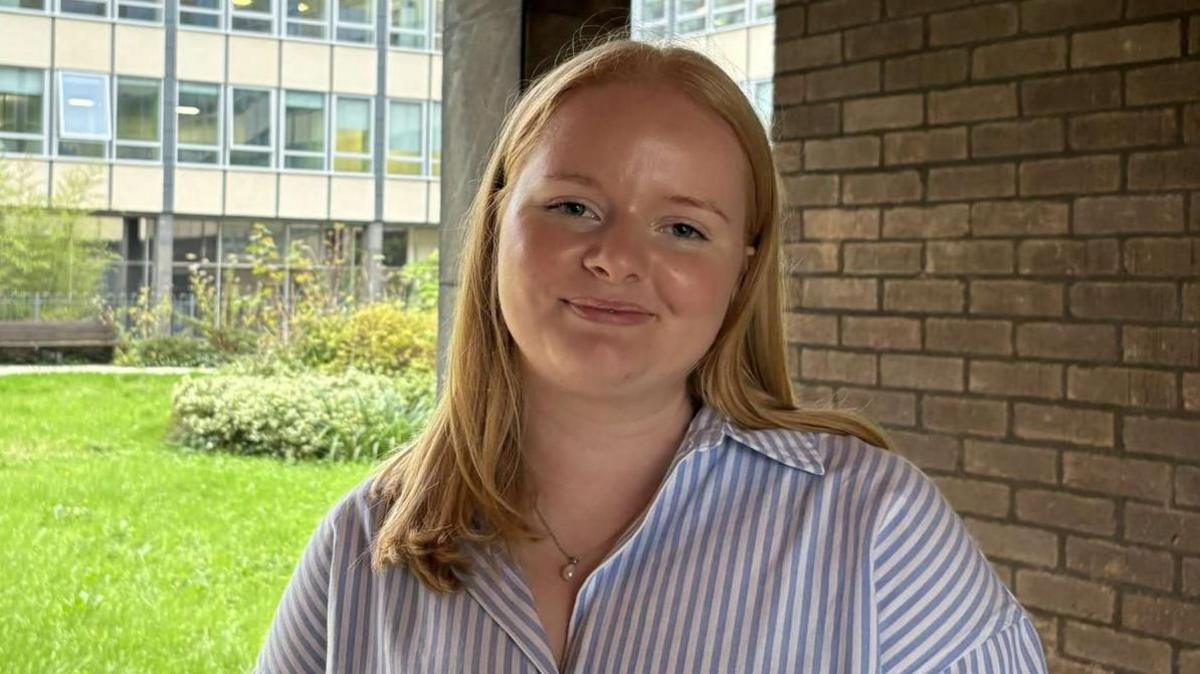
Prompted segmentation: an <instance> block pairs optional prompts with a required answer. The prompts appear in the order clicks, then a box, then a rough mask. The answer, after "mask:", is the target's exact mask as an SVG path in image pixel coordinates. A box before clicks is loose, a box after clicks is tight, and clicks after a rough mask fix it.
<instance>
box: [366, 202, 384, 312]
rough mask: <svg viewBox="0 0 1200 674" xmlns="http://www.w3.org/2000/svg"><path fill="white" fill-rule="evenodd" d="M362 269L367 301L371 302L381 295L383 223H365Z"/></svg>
mask: <svg viewBox="0 0 1200 674" xmlns="http://www.w3.org/2000/svg"><path fill="white" fill-rule="evenodd" d="M362 268H363V271H364V272H365V276H366V281H367V300H368V301H372V302H373V301H375V300H377V299H379V298H380V297H381V296H382V295H383V223H382V222H380V221H378V220H375V221H374V222H369V223H367V231H366V232H365V235H364V236H363V251H362Z"/></svg>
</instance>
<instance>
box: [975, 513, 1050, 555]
mask: <svg viewBox="0 0 1200 674" xmlns="http://www.w3.org/2000/svg"><path fill="white" fill-rule="evenodd" d="M963 522H964V523H965V524H966V526H967V530H968V531H969V532H970V533H971V536H972V537H973V538H974V539H975V541H976V542H977V543H978V544H979V549H980V550H982V551H983V554H984V555H986V556H987V557H988V558H989V559H993V558H999V559H1005V560H1011V561H1014V562H1025V563H1027V564H1033V565H1035V566H1045V567H1053V566H1057V565H1058V536H1057V535H1056V534H1054V533H1053V532H1050V531H1046V530H1045V529H1035V528H1033V527H1024V526H1020V525H1016V524H999V523H996V522H988V521H986V520H981V519H976V518H974V517H964V518H963Z"/></svg>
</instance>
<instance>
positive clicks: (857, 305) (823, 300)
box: [800, 278, 879, 311]
mask: <svg viewBox="0 0 1200 674" xmlns="http://www.w3.org/2000/svg"><path fill="white" fill-rule="evenodd" d="M878 283H879V282H878V281H876V280H874V279H856V278H806V279H802V282H801V300H800V301H801V304H802V305H803V306H805V307H809V308H816V309H862V310H871V311H873V310H876V309H878V308H879V306H878V305H879V302H878V299H877V292H878V291H877V287H878Z"/></svg>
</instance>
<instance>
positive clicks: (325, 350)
mask: <svg viewBox="0 0 1200 674" xmlns="http://www.w3.org/2000/svg"><path fill="white" fill-rule="evenodd" d="M297 325H298V328H299V330H300V332H301V333H302V336H301V337H300V338H298V339H297V340H296V343H295V344H294V345H293V347H292V349H291V350H290V353H289V354H287V355H285V356H284V358H285V359H290V360H294V361H296V362H298V363H300V364H303V365H305V366H307V367H310V368H315V369H319V370H322V371H324V372H342V371H345V370H348V369H356V370H361V371H363V372H372V373H375V374H401V373H404V372H408V371H410V370H421V371H431V370H433V369H434V368H435V362H436V361H435V358H436V353H437V316H436V315H435V314H434V312H432V311H417V310H412V309H405V308H404V307H403V306H402V305H399V304H395V303H384V302H380V303H375V304H369V305H366V306H364V307H361V308H359V309H356V310H354V311H353V312H351V313H348V314H347V313H341V314H326V315H323V316H318V317H312V318H308V319H305V320H304V321H303V322H301V323H298V324H297Z"/></svg>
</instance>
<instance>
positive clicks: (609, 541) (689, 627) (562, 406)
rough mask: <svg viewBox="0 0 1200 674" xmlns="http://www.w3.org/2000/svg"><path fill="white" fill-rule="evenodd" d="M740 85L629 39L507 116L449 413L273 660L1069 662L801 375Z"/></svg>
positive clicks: (456, 341)
mask: <svg viewBox="0 0 1200 674" xmlns="http://www.w3.org/2000/svg"><path fill="white" fill-rule="evenodd" d="M779 196H780V195H779V190H778V186H777V175H776V172H775V168H774V164H773V162H772V158H771V151H770V147H769V145H768V141H767V137H766V135H765V133H764V130H763V128H762V125H761V124H760V123H759V121H758V119H757V117H756V116H755V113H754V111H753V109H752V108H751V106H750V104H749V102H748V101H747V100H746V97H745V96H744V95H743V94H742V92H741V91H740V90H739V89H738V86H737V85H736V84H735V83H734V82H733V81H732V80H731V79H730V78H729V77H728V76H727V75H725V74H724V73H723V72H722V71H721V69H720V68H719V67H717V66H716V65H715V64H714V63H713V62H711V61H710V60H708V59H707V58H705V57H703V56H701V55H699V54H697V53H695V52H692V51H688V50H686V49H680V48H670V47H656V46H652V45H648V44H643V43H636V42H631V41H626V40H614V41H610V42H607V43H605V44H603V45H600V46H597V47H593V48H591V49H589V50H587V51H585V52H582V53H580V54H578V55H576V56H575V57H574V58H571V59H570V60H569V61H566V62H565V63H563V64H561V65H559V66H558V67H557V68H556V69H554V70H553V71H551V72H549V73H548V74H546V75H545V76H544V77H543V78H541V79H540V80H539V81H538V82H537V83H535V84H534V85H533V86H532V87H531V88H530V89H529V91H528V92H527V93H526V94H525V95H524V96H523V98H522V99H521V100H520V101H519V102H518V103H517V105H516V106H515V108H514V109H513V110H512V111H511V113H510V114H509V116H508V118H507V120H506V123H505V125H504V127H503V129H502V131H501V133H500V137H499V139H498V142H497V144H496V146H495V149H494V152H493V154H492V157H491V160H490V162H489V163H488V166H487V169H486V172H485V174H484V177H483V180H482V183H481V186H480V189H479V191H478V193H477V194H476V196H475V200H474V203H473V205H472V207H471V209H470V212H469V213H468V215H467V220H466V224H467V227H468V228H469V240H468V243H467V248H466V250H465V251H464V253H465V254H464V256H463V261H462V268H461V276H460V288H461V291H460V295H459V298H458V304H457V308H456V313H455V317H454V327H453V330H454V332H453V339H452V343H451V346H450V353H449V354H448V364H449V365H448V376H447V379H446V382H445V390H444V392H443V395H442V398H441V400H440V401H439V405H438V408H437V411H436V413H435V415H434V417H433V419H432V421H431V423H430V424H429V426H428V428H427V429H426V430H425V432H424V433H423V434H422V435H421V436H420V437H419V438H418V439H417V440H416V441H415V442H413V443H412V444H411V446H409V447H408V448H406V450H405V451H403V452H402V453H400V454H398V455H396V456H395V457H393V458H391V459H390V460H389V461H388V462H387V463H386V464H385V465H383V466H381V470H380V471H379V472H378V474H377V475H376V476H375V477H373V478H372V479H371V480H368V481H367V482H364V483H363V484H362V485H360V486H359V487H358V488H357V489H355V490H354V491H352V492H351V493H350V494H348V495H347V496H346V497H345V498H344V499H343V500H342V501H341V502H340V503H338V504H337V505H336V506H335V507H334V508H333V510H332V511H331V512H330V513H329V515H328V516H327V517H326V518H325V519H324V521H323V522H322V523H321V525H320V527H319V528H318V530H317V531H316V533H315V535H314V537H313V539H312V541H311V543H310V544H309V546H308V548H307V550H306V551H305V553H304V556H303V558H302V560H301V561H300V564H299V566H298V568H297V570H296V573H295V576H294V577H293V579H292V581H291V584H290V585H289V586H288V588H287V591H286V593H285V595H284V597H283V600H282V602H281V604H280V606H279V609H278V613H277V615H276V618H275V622H274V625H273V626H272V628H271V631H270V634H269V635H268V637H267V641H266V644H265V645H264V647H263V651H262V653H261V655H260V658H259V667H258V670H259V671H260V672H272V673H275V672H293V673H294V672H313V673H316V672H343V673H345V672H355V673H357V672H404V673H409V672H430V673H434V672H437V673H444V672H489V673H491V672H513V673H516V672H520V673H530V674H533V673H541V674H553V673H555V672H578V673H580V674H610V673H612V674H616V673H618V672H619V673H629V672H655V673H657V672H688V673H691V672H705V673H708V672H712V673H717V672H722V673H724V672H748V673H760V672H761V673H766V672H808V673H816V672H845V673H859V672H942V671H952V672H980V673H982V672H1009V673H1017V672H1021V673H1026V672H1036V673H1043V672H1045V671H1046V664H1045V659H1044V655H1043V653H1042V648H1041V643H1040V641H1039V639H1038V635H1037V633H1036V632H1035V630H1034V628H1033V625H1032V623H1031V621H1030V619H1029V616H1028V614H1027V613H1026V612H1025V611H1024V609H1023V608H1022V607H1021V605H1020V604H1019V603H1018V602H1017V600H1016V599H1015V598H1014V597H1013V595H1012V594H1011V593H1010V592H1009V591H1008V589H1007V588H1006V586H1005V585H1004V584H1003V583H1002V582H1001V581H1000V580H999V578H998V577H997V576H996V575H995V573H994V572H993V570H992V568H991V566H990V565H989V564H988V562H987V560H986V559H985V558H984V556H983V555H982V554H981V552H980V551H979V549H978V548H977V546H976V544H975V542H974V541H973V539H972V538H971V537H970V535H969V534H968V532H967V531H966V529H965V527H964V526H963V523H962V521H961V519H959V517H958V516H957V515H956V514H955V512H954V511H953V510H952V509H951V507H950V506H949V505H948V503H947V502H946V500H945V499H944V498H943V497H942V495H941V494H940V493H939V492H938V491H937V489H936V487H935V486H934V485H933V483H932V482H931V481H930V480H929V479H928V478H927V477H926V476H925V475H924V474H923V473H922V472H921V471H920V470H918V469H917V468H916V467H915V466H913V464H911V463H910V462H908V461H906V460H905V459H903V458H902V457H900V456H898V455H896V454H893V453H891V452H888V451H886V450H887V447H888V442H887V440H886V438H885V437H884V434H883V433H882V432H881V431H880V429H879V428H877V427H876V426H875V425H874V424H872V423H871V422H870V421H868V420H866V419H864V418H862V417H860V416H858V415H856V414H853V413H850V412H845V411H836V410H832V409H804V408H801V407H798V406H797V404H796V401H795V399H794V398H793V393H792V388H791V385H790V381H789V376H788V372H787V367H786V357H785V348H786V346H785V342H784V337H783V329H782V327H781V320H782V313H781V312H782V307H781V304H782V298H783V297H784V296H785V294H784V290H783V287H784V286H783V282H782V271H781V262H780V217H781V215H780V213H781V209H780V205H779Z"/></svg>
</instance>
